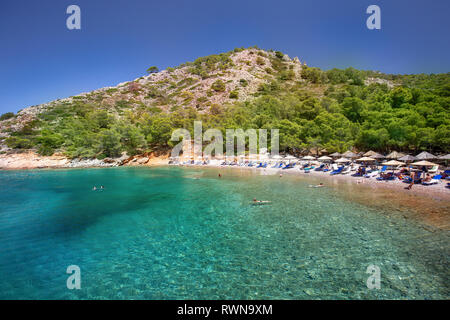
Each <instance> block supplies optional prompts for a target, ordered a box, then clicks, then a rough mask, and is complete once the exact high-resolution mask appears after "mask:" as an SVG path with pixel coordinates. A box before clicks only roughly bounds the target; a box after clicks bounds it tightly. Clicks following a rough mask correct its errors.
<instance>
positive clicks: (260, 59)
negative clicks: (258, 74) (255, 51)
mask: <svg viewBox="0 0 450 320" xmlns="http://www.w3.org/2000/svg"><path fill="white" fill-rule="evenodd" d="M256 64H257V65H259V66H263V65H265V64H266V63H265V62H264V59H263V58H261V57H258V58H256Z"/></svg>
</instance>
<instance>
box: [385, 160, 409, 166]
mask: <svg viewBox="0 0 450 320" xmlns="http://www.w3.org/2000/svg"><path fill="white" fill-rule="evenodd" d="M404 164H405V163H404V162H400V161H397V160H390V161H386V162H383V163H382V165H383V166H402V165H404Z"/></svg>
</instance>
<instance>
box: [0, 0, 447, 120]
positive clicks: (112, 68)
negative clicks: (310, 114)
mask: <svg viewBox="0 0 450 320" xmlns="http://www.w3.org/2000/svg"><path fill="white" fill-rule="evenodd" d="M71 4H76V5H79V6H80V8H81V20H82V21H81V27H82V29H81V30H68V29H67V28H66V19H67V17H68V15H67V14H66V8H67V7H68V6H69V5H71ZM371 4H377V5H379V6H380V8H381V30H368V29H367V28H366V23H365V21H366V19H367V17H368V15H367V14H366V13H365V12H366V8H367V7H368V6H369V5H371ZM449 9H450V1H448V0H432V1H422V0H421V1H416V0H385V1H380V0H369V1H366V0H342V1H336V0H291V1H287V0H276V1H273V0H271V1H267V0H240V1H237V0H226V1H225V0H222V1H217V0H190V1H187V0H145V1H144V0H108V1H107V0H70V1H66V0H53V1H50V0H39V1H32V0H29V1H23V0H1V2H0V46H1V50H0V99H1V100H0V113H4V112H7V111H14V112H16V111H18V110H20V109H22V108H24V107H27V106H30V105H35V104H39V103H44V102H48V101H51V100H54V99H57V98H64V97H68V96H72V95H76V94H78V93H81V92H87V91H90V90H93V89H97V88H100V87H105V86H111V85H116V84H118V83H120V82H124V81H129V80H132V79H135V78H137V77H140V76H142V75H144V74H145V70H146V69H147V68H148V67H149V66H152V65H156V66H158V67H159V68H160V69H164V68H166V67H168V66H176V65H179V64H181V63H183V62H186V61H193V60H194V59H195V58H197V57H199V56H204V55H209V54H213V53H220V52H225V51H229V50H231V49H234V48H235V47H242V46H243V47H248V46H253V45H258V46H259V47H260V48H264V49H276V50H280V51H283V52H285V53H287V54H288V55H289V56H291V57H294V56H298V57H299V58H300V60H301V61H306V62H307V64H308V65H310V66H317V67H320V68H323V69H330V68H333V67H339V68H345V67H348V66H353V67H355V68H358V69H371V70H379V71H382V72H386V73H440V72H448V71H450V59H449V57H450V50H449V49H450V42H449V33H450V28H449V27H450V19H449V18H448V14H449V13H450V10H449Z"/></svg>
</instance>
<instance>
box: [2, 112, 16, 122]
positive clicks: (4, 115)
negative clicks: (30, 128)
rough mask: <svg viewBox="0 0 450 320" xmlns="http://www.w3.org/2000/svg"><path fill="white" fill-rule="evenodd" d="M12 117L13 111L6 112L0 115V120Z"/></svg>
mask: <svg viewBox="0 0 450 320" xmlns="http://www.w3.org/2000/svg"><path fill="white" fill-rule="evenodd" d="M11 118H14V112H6V113H4V114H2V115H1V116H0V121H3V120H8V119H11Z"/></svg>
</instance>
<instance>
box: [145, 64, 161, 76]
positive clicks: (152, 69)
mask: <svg viewBox="0 0 450 320" xmlns="http://www.w3.org/2000/svg"><path fill="white" fill-rule="evenodd" d="M147 72H148V73H149V74H152V73H157V72H159V69H158V67H156V66H152V67H150V68H148V69H147Z"/></svg>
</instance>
